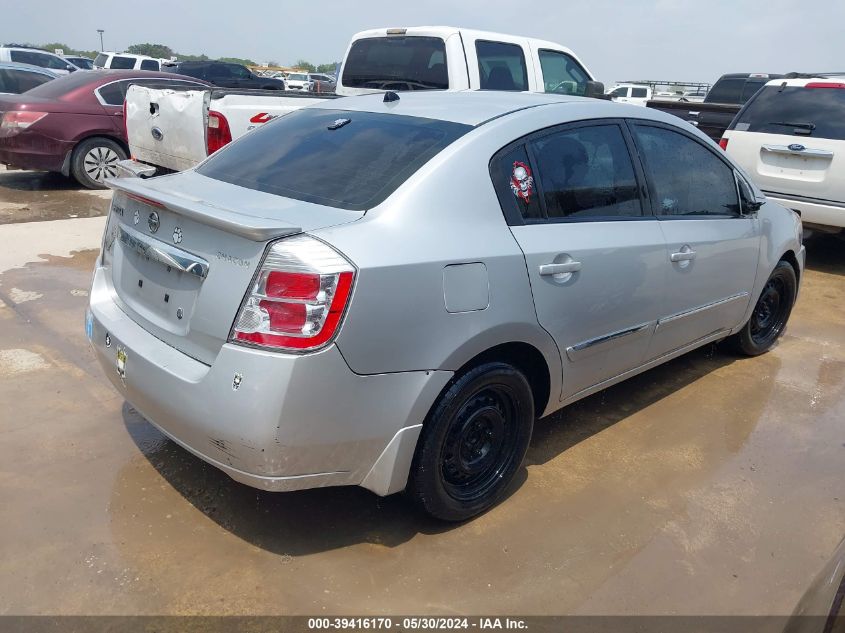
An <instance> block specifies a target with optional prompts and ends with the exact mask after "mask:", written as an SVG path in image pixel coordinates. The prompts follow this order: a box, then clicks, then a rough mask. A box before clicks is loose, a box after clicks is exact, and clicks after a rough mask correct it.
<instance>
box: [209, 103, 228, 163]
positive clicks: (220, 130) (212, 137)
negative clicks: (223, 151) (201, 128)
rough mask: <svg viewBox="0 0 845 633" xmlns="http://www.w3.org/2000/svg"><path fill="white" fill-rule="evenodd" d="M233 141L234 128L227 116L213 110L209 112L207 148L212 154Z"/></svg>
mask: <svg viewBox="0 0 845 633" xmlns="http://www.w3.org/2000/svg"><path fill="white" fill-rule="evenodd" d="M231 142H232V130H231V129H229V122H228V121H227V120H226V117H225V116H223V115H222V114H220V113H219V112H215V111H214V110H212V111H211V112H209V113H208V129H207V130H206V134H205V149H206V152H207V153H208V154H209V155H211V154H213V153H214V152H216V151H217V150H218V149H220V148H221V147H223V146H224V145H227V144H229V143H231Z"/></svg>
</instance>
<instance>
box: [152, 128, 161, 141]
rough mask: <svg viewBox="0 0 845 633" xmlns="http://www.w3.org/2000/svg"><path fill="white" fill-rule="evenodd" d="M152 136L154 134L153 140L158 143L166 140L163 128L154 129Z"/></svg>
mask: <svg viewBox="0 0 845 633" xmlns="http://www.w3.org/2000/svg"><path fill="white" fill-rule="evenodd" d="M150 134H152V135H153V138H154V139H155V140H157V141H160V140H161V139H163V138H164V132H162V131H161V128H157V127H154V128H153V129H151V130H150Z"/></svg>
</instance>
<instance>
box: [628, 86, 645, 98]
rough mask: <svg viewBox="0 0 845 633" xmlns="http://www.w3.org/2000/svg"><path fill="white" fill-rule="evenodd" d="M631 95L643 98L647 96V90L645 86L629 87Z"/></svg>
mask: <svg viewBox="0 0 845 633" xmlns="http://www.w3.org/2000/svg"><path fill="white" fill-rule="evenodd" d="M631 96H632V97H635V98H637V99H645V98H646V96H648V90H646V89H645V88H631Z"/></svg>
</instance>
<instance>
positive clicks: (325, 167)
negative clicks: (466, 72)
mask: <svg viewBox="0 0 845 633" xmlns="http://www.w3.org/2000/svg"><path fill="white" fill-rule="evenodd" d="M331 128H334V129H331ZM471 129H472V127H471V126H468V125H462V124H460V123H451V122H447V121H438V120H434V119H423V118H417V117H407V116H398V115H394V114H375V113H371V112H351V111H344V110H324V109H321V108H305V109H302V110H298V111H296V112H293V113H291V114H288V115H287V116H284V117H281V118H279V119H277V120H276V121H273V122H272V123H270V124H267V125H265V126H264V127H262V128H259V129H257V130H255V131H254V132H251V133H250V134H247V135H245V136H243V137H241V138H240V139H239V140H237V141H236V142H234V143H232V144H231V145H229V146H227V147H225V148H223V149H221V150H220V151H219V153H217V154H214V155H212V156H211V158H209V159H208V160H207V161H206V162H205V163H203V164H202V165H200V166H199V167H198V168H197V172H199V173H200V174H202V175H203V176H207V177H209V178H214V179H216V180H222V181H224V182H228V183H231V184H233V185H239V186H241V187H246V188H247V189H254V190H256V191H263V192H266V193H272V194H276V195H279V196H285V197H287V198H294V199H296V200H304V201H306V202H314V203H317V204H322V205H325V206H330V207H338V208H341V209H351V210H355V211H363V210H366V209H369V208H371V207H374V206H376V205H377V204H379V203H380V202H382V201H383V200H384V199H385V198H387V197H388V196H389V195H390V194H391V193H393V192H394V191H395V190H396V189H397V188H398V187H399V185H401V184H402V183H403V182H404V181H405V180H407V179H408V178H409V177H410V176H411V174H413V173H414V172H415V171H416V170H417V169H419V168H420V167H421V166H422V165H424V164H425V163H426V162H427V161H429V160H430V159H431V158H432V157H433V156H434V155H435V154H437V153H438V152H439V151H440V150H442V149H443V148H444V147H446V146H447V145H449V144H450V143H452V142H454V141H455V140H456V139H458V138H460V137H461V136H463V135H464V134H466V133H467V132H468V131H469V130H471Z"/></svg>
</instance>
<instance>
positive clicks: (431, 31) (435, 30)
mask: <svg viewBox="0 0 845 633" xmlns="http://www.w3.org/2000/svg"><path fill="white" fill-rule="evenodd" d="M389 31H392V32H393V33H389ZM399 31H403V32H402V33H399ZM461 33H462V34H464V35H466V36H467V37H472V38H475V39H479V40H493V41H499V40H502V41H507V40H510V39H511V38H521V39H523V40H526V41H530V42H532V43H533V44H534V45H535V47H536V48H551V49H553V50H561V51H564V52H566V53H569V54H571V55H573V56H575V53H574V52H573V51H572V50H571V49H570V48H568V47H566V46H562V45H560V44H558V43H557V42H552V41H549V40H541V39H538V38H536V37H530V36H528V35H519V34H516V33H497V32H495V31H479V30H477V29H468V28H464V27H460V26H444V25H439V26H399V27H381V28H377V29H367V30H366V31H359V32H358V33H356V34H355V35H353V36H352V40H353V41H354V40H358V39H365V38H371V37H389V36H390V35H391V34H392V35H405V36H407V37H441V38H443V39H444V40H446V39H448V38H449V37H450V36H452V35H458V34H461Z"/></svg>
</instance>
